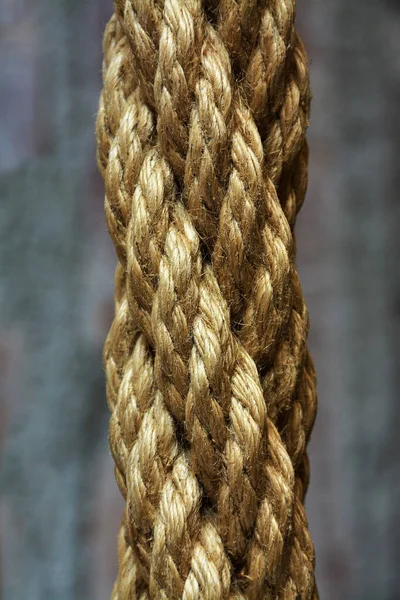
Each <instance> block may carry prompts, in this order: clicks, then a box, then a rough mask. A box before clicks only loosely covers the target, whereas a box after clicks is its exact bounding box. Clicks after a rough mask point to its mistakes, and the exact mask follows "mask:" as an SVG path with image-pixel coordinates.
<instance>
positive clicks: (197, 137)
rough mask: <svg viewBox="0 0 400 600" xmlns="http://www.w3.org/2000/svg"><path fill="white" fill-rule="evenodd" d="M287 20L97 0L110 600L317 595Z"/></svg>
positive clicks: (234, 3)
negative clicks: (308, 510) (106, 273)
mask: <svg viewBox="0 0 400 600" xmlns="http://www.w3.org/2000/svg"><path fill="white" fill-rule="evenodd" d="M294 20H295V2H294V0H115V14H114V15H113V17H112V18H111V20H110V22H109V23H108V25H107V28H106V32H105V38H104V66H103V77H104V87H103V91H102V94H101V98H100V106H99V113H98V119H97V144H98V163H99V168H100V171H101V173H102V176H103V178H104V181H105V189H106V199H105V213H106V219H107V225H108V229H109V232H110V235H111V237H112V240H113V242H114V244H115V248H116V252H117V255H118V265H117V269H116V277H115V317H114V321H113V324H112V326H111V329H110V332H109V335H108V337H107V341H106V344H105V350H104V361H105V370H106V377H107V398H108V403H109V407H110V410H111V420H110V430H109V439H110V447H111V451H112V454H113V457H114V461H115V472H116V479H117V482H118V485H119V488H120V490H121V493H122V495H123V497H124V498H125V501H126V504H125V511H124V515H123V518H122V522H121V528H120V534H119V542H118V554H119V572H118V578H117V580H116V582H115V585H114V588H113V592H112V598H113V599H114V600H117V599H118V600H127V599H129V600H136V599H138V600H139V599H140V600H145V599H164V600H175V599H178V598H183V599H184V600H194V599H198V600H200V599H204V600H219V599H228V598H229V599H232V600H233V599H234V600H242V599H249V600H255V599H260V598H266V599H284V600H288V599H297V600H298V599H313V600H315V599H316V598H317V597H318V593H317V589H316V585H315V577H314V549H313V545H312V542H311V539H310V535H309V532H308V526H307V519H306V516H305V512H304V507H303V501H304V496H305V493H306V490H307V486H308V479H309V469H308V459H307V454H306V446H307V442H308V438H309V435H310V431H311V429H312V426H313V422H314V418H315V412H316V392H315V374H314V369H313V364H312V361H311V358H310V355H309V353H308V351H307V347H306V337H307V331H308V315H307V310H306V307H305V304H304V299H303V296H302V292H301V288H300V284H299V280H298V275H297V271H296V267H295V262H294V261H295V241H294V234H293V228H294V225H295V220H296V214H297V212H298V210H299V209H300V207H301V205H302V203H303V199H304V195H305V192H306V187H307V162H308V149H307V142H306V139H305V131H306V128H307V125H308V119H309V103H310V92H309V81H308V66H307V59H306V55H305V52H304V48H303V45H302V43H301V41H300V39H299V37H298V35H297V33H296V32H295V29H294Z"/></svg>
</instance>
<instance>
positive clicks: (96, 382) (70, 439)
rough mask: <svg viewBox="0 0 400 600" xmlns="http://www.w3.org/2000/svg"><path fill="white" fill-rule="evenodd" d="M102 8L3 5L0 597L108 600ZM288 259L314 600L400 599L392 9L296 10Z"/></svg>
mask: <svg viewBox="0 0 400 600" xmlns="http://www.w3.org/2000/svg"><path fill="white" fill-rule="evenodd" d="M111 4H112V3H111V0H101V1H100V0H99V1H97V2H79V1H78V0H57V2H54V1H52V0H36V1H35V2H33V1H32V0H0V115H1V117H0V123H1V137H0V377H1V390H0V392H1V393H0V423H1V426H0V444H1V452H2V466H1V479H0V481H1V498H0V544H1V545H0V568H1V570H0V597H1V598H3V599H4V600H26V599H27V598H28V599H29V600H47V599H48V600H55V599H57V600H106V599H107V598H108V597H109V593H110V589H111V585H112V581H113V578H114V576H115V572H116V559H115V555H116V551H115V546H116V531H117V527H118V522H119V517H120V512H121V507H122V502H121V500H120V498H119V494H118V491H117V486H116V484H115V482H114V477H113V472H112V461H111V458H110V456H109V452H108V448H107V421H108V412H107V409H106V402H105V396H104V380H103V372H102V365H101V348H102V343H103V340H104V338H105V335H106V332H107V329H108V326H109V323H110V319H111V314H112V293H113V292H112V285H113V281H112V272H113V267H114V263H115V257H114V253H113V250H112V246H111V242H110V241H109V239H108V235H107V233H106V228H105V222H104V217H103V192H102V184H101V182H100V179H99V176H98V174H97V170H96V165H95V161H94V154H95V138H94V125H95V113H96V110H97V101H98V94H99V90H100V87H101V36H102V32H103V29H104V26H105V23H106V21H107V18H108V16H109V14H110V12H111V9H112V7H111ZM298 13H299V16H298V25H299V29H300V31H301V33H302V35H303V38H304V41H305V43H306V46H307V49H308V53H309V56H310V60H311V77H312V89H313V96H314V99H313V110H312V125H311V127H310V131H309V140H310V146H311V163H310V185H309V193H308V198H307V201H306V203H305V205H304V208H303V210H302V213H301V216H300V218H299V224H298V235H297V238H298V263H299V269H300V273H301V278H302V284H303V288H304V292H305V295H306V298H307V301H308V305H309V309H310V315H311V322H312V328H311V334H310V346H311V349H312V351H313V355H314V358H315V362H316V366H317V370H318V376H319V397H320V408H319V415H318V420H317V424H316V427H315V431H314V436H313V439H312V443H311V467H312V483H311V488H310V492H309V495H308V500H307V507H308V514H309V519H310V526H311V530H312V534H313V537H314V540H315V544H316V548H317V557H318V569H317V574H318V582H319V588H320V592H321V598H322V599H326V600H336V599H338V598H340V599H341V600H397V599H398V598H399V597H400V595H399V594H400V592H399V589H400V574H399V573H400V571H399V569H398V563H399V560H398V559H399V554H400V552H399V533H400V532H399V529H400V527H399V510H398V508H399V494H400V477H399V476H400V466H399V465H400V463H399V446H400V442H399V433H398V432H399V421H400V409H399V403H398V400H397V394H398V389H399V370H398V356H399V339H400V331H399V313H400V308H399V307H400V289H399V282H400V275H399V268H398V266H397V259H398V255H399V216H400V215H399V212H400V205H399V201H398V189H399V188H398V187H397V186H398V184H399V183H400V182H399V158H398V157H399V150H400V148H399V146H400V141H399V140H400V131H399V123H400V116H399V109H398V106H399V99H400V86H399V83H400V59H399V57H400V10H399V5H398V3H397V2H395V1H394V0H391V1H389V0H387V1H386V2H382V1H379V0H369V1H368V2H365V0H364V1H361V0H353V1H351V2H349V1H348V0H324V2H321V0H303V1H302V2H299V3H298Z"/></svg>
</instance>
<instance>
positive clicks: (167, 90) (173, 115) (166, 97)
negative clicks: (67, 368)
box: [155, 4, 290, 554]
mask: <svg viewBox="0 0 400 600" xmlns="http://www.w3.org/2000/svg"><path fill="white" fill-rule="evenodd" d="M166 6H167V5H166ZM168 6H169V7H170V8H171V6H172V4H171V6H170V4H168ZM194 8H196V6H195V7H194ZM165 12H166V15H167V16H166V19H167V24H166V27H165V29H164V32H163V34H162V35H161V38H160V39H161V41H160V46H161V44H162V42H163V35H164V33H165V32H166V35H165V36H164V37H165V38H166V41H165V43H166V45H168V44H169V46H171V47H172V50H171V49H170V52H169V54H168V56H167V64H168V68H165V69H164V71H163V70H162V69H161V68H160V70H159V72H158V77H159V79H160V78H162V76H163V73H166V74H168V76H167V77H166V79H167V80H166V82H165V84H164V85H163V86H161V85H160V83H159V81H158V87H159V89H161V92H160V96H161V100H160V101H159V102H158V105H159V111H166V112H167V114H168V118H166V119H164V121H162V122H172V123H174V119H175V124H177V125H179V122H178V121H177V118H178V116H179V115H178V112H179V108H180V107H179V104H178V103H175V104H172V103H171V101H170V98H173V97H174V95H176V93H177V92H176V91H175V90H176V88H180V89H182V90H183V92H184V100H185V102H184V103H183V105H182V107H181V108H182V110H181V112H182V116H181V120H182V121H183V122H184V123H185V119H186V121H187V116H186V117H185V114H184V108H185V107H186V94H187V85H186V84H187V81H189V77H185V73H184V67H183V66H182V65H181V64H180V62H179V55H178V53H177V52H176V50H175V48H174V46H175V45H176V44H177V42H176V40H177V38H178V33H179V31H180V30H179V29H178V28H177V27H176V24H175V28H173V27H172V25H174V22H173V18H172V16H171V14H172V15H173V16H174V17H176V14H175V13H173V11H172V10H169V11H167V10H166V11H165ZM182 12H183V16H182V20H184V21H185V23H186V22H188V23H189V24H191V23H192V21H190V17H191V15H190V12H189V11H188V10H186V9H184V10H183V11H182ZM178 14H179V13H178ZM175 21H177V18H176V19H175ZM171 30H172V34H171ZM188 30H189V34H188V36H186V37H187V38H190V34H191V32H192V27H191V26H189V27H188ZM174 33H175V35H173V34H174ZM182 37H184V36H183V34H182ZM185 41H186V40H185ZM182 46H183V49H185V44H182ZM187 46H188V47H190V46H189V45H187ZM171 57H172V58H171ZM161 58H162V57H161V52H160V57H159V59H160V63H161V64H162V61H161ZM163 58H165V56H164V57H163ZM185 58H186V57H185ZM173 59H175V62H176V64H174V60H173ZM181 61H182V63H183V60H182V59H181ZM187 62H188V61H187V60H185V63H184V64H187ZM160 73H161V74H160ZM171 73H176V74H177V76H176V81H175V80H174V78H173V77H172V76H170V74H171ZM156 83H157V79H156ZM175 84H176V85H175ZM155 90H156V92H157V85H155ZM176 107H178V108H177V109H176V110H175V108H176ZM242 120H243V119H242ZM159 134H160V129H159ZM254 134H255V137H256V143H257V134H256V132H254ZM242 137H243V136H242ZM171 139H172V141H174V140H173V137H172V136H171ZM177 139H181V137H180V136H179V135H177ZM169 141H170V138H168V142H169ZM241 141H242V138H241V139H240V140H239V143H240V142H241ZM170 148H171V146H169V147H168V148H167V150H170ZM181 153H182V150H181ZM181 153H179V151H176V149H175V148H173V152H172V153H170V154H169V158H170V161H171V164H172V165H173V166H174V167H175V173H176V176H177V177H179V176H180V175H181V168H180V163H179V160H177V157H178V158H179V156H180V154H181ZM247 166H248V164H245V165H244V168H246V167H247ZM251 167H252V165H250V171H251ZM260 171H261V170H260V169H259V172H258V174H257V173H256V177H257V175H258V179H260ZM251 174H252V173H251ZM261 185H262V183H261ZM242 187H243V186H242ZM250 202H251V199H250ZM239 208H240V207H239ZM273 216H274V215H273V214H272V217H273ZM221 220H222V221H223V219H221ZM253 220H254V219H253ZM271 220H272V219H271ZM243 221H244V224H245V225H246V219H245V218H244V219H243ZM238 271H240V269H238ZM257 416H258V417H259V419H260V421H261V426H260V427H259V428H258V429H259V431H260V436H259V437H260V439H259V441H258V443H257V444H256V445H255V452H256V454H255V456H254V457H253V462H255V463H258V462H262V458H263V454H262V453H263V452H265V450H264V446H265V439H266V432H265V427H264V420H265V419H264V415H263V413H261V414H260V415H257ZM243 418H244V417H242V419H243ZM256 431H257V429H256ZM251 435H253V436H254V433H253V432H252V430H251V429H250V431H249V436H251ZM251 445H252V443H251V440H250V441H249V442H248V443H247V444H244V449H245V451H248V448H249V447H251ZM253 445H254V444H253ZM241 453H243V450H242V449H241V448H240V447H239V448H238V449H237V454H238V458H239V462H238V468H237V469H236V473H239V479H242V480H246V473H244V472H243V468H242V467H241V465H242V464H243V460H242V461H240V454H241ZM283 472H284V473H286V471H285V470H284V471H283ZM287 476H288V477H290V473H289V474H288V475H287ZM236 479H237V477H236ZM256 481H257V482H258V481H261V482H262V483H264V484H265V482H266V481H267V478H265V477H264V478H261V479H260V478H258V477H257V476H256V475H254V476H253V488H254V487H255V486H256V484H255V482H256ZM257 487H259V486H257ZM248 488H249V485H248V484H247V486H246V485H245V483H243V484H242V485H241V486H240V489H241V494H239V496H238V497H239V502H238V504H239V505H241V506H242V507H243V506H245V505H244V503H243V501H242V498H243V496H244V492H243V490H247V489H248ZM286 488H288V492H289V493H290V484H289V485H287V486H286ZM271 489H272V487H271ZM281 490H282V488H280V489H279V494H280V495H281V493H282V492H281ZM250 492H251V493H252V495H253V496H254V497H255V502H256V505H257V504H260V505H261V506H262V502H261V499H262V492H261V491H258V493H256V492H255V491H254V489H252V487H250ZM226 504H227V509H228V507H229V505H230V503H226ZM260 510H261V513H262V514H263V510H262V509H261V508H260ZM248 514H249V516H248V517H247V519H242V520H247V521H250V523H249V524H248V526H247V528H245V530H244V538H246V535H247V534H248V532H249V531H251V527H252V526H253V525H254V523H255V521H256V519H255V514H254V511H253V510H250V511H248ZM280 521H281V527H283V528H285V525H286V524H285V521H286V518H284V519H283V518H281V519H280ZM282 521H283V523H282ZM277 528H278V529H279V527H277ZM231 537H232V538H233V542H232V543H231V545H230V550H231V552H236V553H237V552H238V549H239V553H242V554H243V552H244V547H243V544H240V543H239V544H238V543H237V537H238V533H235V534H234V535H233V536H232V535H231ZM242 537H243V534H242Z"/></svg>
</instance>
